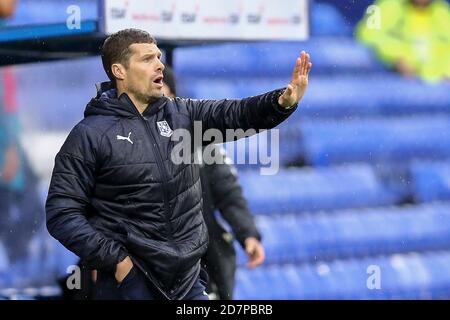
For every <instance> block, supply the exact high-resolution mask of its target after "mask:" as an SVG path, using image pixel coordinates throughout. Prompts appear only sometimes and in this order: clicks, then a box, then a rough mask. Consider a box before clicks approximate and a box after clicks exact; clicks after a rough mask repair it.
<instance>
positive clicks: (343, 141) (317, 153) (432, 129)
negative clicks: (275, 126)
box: [300, 115, 450, 166]
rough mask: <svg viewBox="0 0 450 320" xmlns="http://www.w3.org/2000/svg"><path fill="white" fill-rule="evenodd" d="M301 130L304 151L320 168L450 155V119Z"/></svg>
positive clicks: (320, 124) (316, 125)
mask: <svg viewBox="0 0 450 320" xmlns="http://www.w3.org/2000/svg"><path fill="white" fill-rule="evenodd" d="M300 130H301V131H302V136H303V146H302V148H301V150H302V151H303V152H304V154H305V155H304V156H305V158H306V160H307V162H308V163H310V164H313V165H318V166H323V165H329V164H337V163H345V162H354V161H365V162H372V163H373V162H389V161H392V162H402V163H405V162H407V161H408V160H412V159H420V158H422V159H443V158H447V157H449V156H450V140H449V139H448V137H449V136H450V116H444V115H441V116H428V117H425V116H416V117H408V118H388V119H386V118H384V119H383V118H381V119H367V120H349V121H339V122H338V121H311V122H305V123H303V124H302V126H301V129H300Z"/></svg>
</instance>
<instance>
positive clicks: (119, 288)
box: [94, 267, 209, 300]
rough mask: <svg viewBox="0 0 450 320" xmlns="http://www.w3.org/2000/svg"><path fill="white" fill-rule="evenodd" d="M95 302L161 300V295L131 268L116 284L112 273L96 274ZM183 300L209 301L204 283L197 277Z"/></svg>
mask: <svg viewBox="0 0 450 320" xmlns="http://www.w3.org/2000/svg"><path fill="white" fill-rule="evenodd" d="M94 299H96V300H161V299H164V298H163V297H162V295H161V294H160V293H159V292H158V291H157V290H156V289H155V288H154V287H153V285H152V284H151V282H150V281H149V280H148V279H147V277H146V276H145V275H144V273H143V272H142V271H141V270H139V269H138V268H137V267H133V268H132V269H131V271H130V273H129V274H128V275H127V276H126V277H125V279H123V281H122V282H121V283H120V284H118V283H117V280H116V278H115V277H114V274H113V273H107V272H98V275H97V282H96V284H95V288H94ZM183 300H209V299H208V296H207V295H206V294H205V283H204V282H203V280H202V279H201V278H200V277H199V278H198V279H197V281H196V282H195V284H194V286H193V287H192V289H191V290H190V291H189V293H188V294H187V295H186V297H185V298H184V299H183Z"/></svg>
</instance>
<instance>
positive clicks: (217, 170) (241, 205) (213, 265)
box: [163, 66, 265, 300]
mask: <svg viewBox="0 0 450 320" xmlns="http://www.w3.org/2000/svg"><path fill="white" fill-rule="evenodd" d="M163 75H164V86H163V92H164V95H165V96H167V97H170V98H175V97H176V95H177V89H176V80H175V74H174V72H173V70H172V68H170V67H167V66H166V67H165V68H164V71H163ZM213 153H214V157H216V154H217V159H219V161H218V162H213V163H211V164H206V163H204V162H202V161H199V163H200V181H201V185H202V197H203V218H204V219H205V223H206V226H207V228H208V235H209V244H208V250H207V251H206V254H205V256H204V257H203V258H202V266H204V267H205V269H206V271H207V273H208V275H209V282H208V286H207V289H206V292H207V293H209V294H213V295H215V296H216V297H217V298H218V299H220V300H231V299H233V291H234V283H235V273H236V251H235V250H234V246H233V240H234V237H233V235H232V234H231V233H230V232H228V231H227V230H226V229H225V228H224V226H223V225H222V224H221V223H220V222H219V221H218V219H216V216H215V211H216V210H217V209H218V210H219V212H220V215H221V217H222V218H223V219H224V220H225V221H226V222H227V223H228V224H229V226H230V227H231V229H232V230H231V231H232V232H233V234H234V236H236V239H237V240H238V242H239V244H240V245H241V246H242V248H243V249H244V250H245V252H246V253H247V255H248V258H249V262H248V266H249V267H250V268H254V267H256V266H258V265H260V264H261V263H263V261H264V257H265V253H264V247H263V246H262V244H261V242H260V241H261V235H260V233H259V232H258V230H257V228H256V225H255V221H254V219H253V217H252V215H251V213H250V210H249V208H248V205H247V201H246V200H245V197H244V195H243V192H242V187H241V185H240V184H239V181H238V177H237V173H236V169H235V168H234V167H233V166H232V165H231V159H230V158H228V157H227V156H226V153H225V150H224V149H223V148H221V147H219V146H217V147H215V148H214V150H213ZM197 156H198V159H201V158H202V157H203V149H202V148H198V149H197Z"/></svg>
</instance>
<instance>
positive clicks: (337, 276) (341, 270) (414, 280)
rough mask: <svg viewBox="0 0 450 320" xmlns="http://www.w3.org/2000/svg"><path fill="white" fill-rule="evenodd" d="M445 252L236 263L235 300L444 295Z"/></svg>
mask: <svg viewBox="0 0 450 320" xmlns="http://www.w3.org/2000/svg"><path fill="white" fill-rule="evenodd" d="M449 268H450V252H449V251H436V252H427V253H409V254H394V255H388V256H381V257H370V258H363V259H349V260H334V261H332V262H318V263H312V264H303V265H295V264H286V265H270V266H266V267H261V268H258V269H252V270H249V269H245V268H239V269H238V272H237V284H236V288H235V298H236V299H449V298H450V273H448V272H445V271H444V270H448V269H449Z"/></svg>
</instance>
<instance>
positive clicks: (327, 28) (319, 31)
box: [311, 3, 352, 37]
mask: <svg viewBox="0 0 450 320" xmlns="http://www.w3.org/2000/svg"><path fill="white" fill-rule="evenodd" d="M351 33H352V28H351V26H350V25H348V24H347V23H346V22H345V20H344V17H343V16H342V14H341V13H340V12H339V10H338V9H336V7H335V6H333V5H330V4H326V3H313V4H312V6H311V36H312V37H317V36H351Z"/></svg>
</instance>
